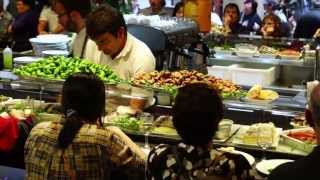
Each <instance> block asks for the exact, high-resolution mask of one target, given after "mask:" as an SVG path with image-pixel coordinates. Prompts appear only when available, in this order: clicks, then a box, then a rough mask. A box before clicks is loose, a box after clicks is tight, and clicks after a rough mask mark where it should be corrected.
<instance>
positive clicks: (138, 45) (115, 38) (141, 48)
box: [86, 5, 155, 80]
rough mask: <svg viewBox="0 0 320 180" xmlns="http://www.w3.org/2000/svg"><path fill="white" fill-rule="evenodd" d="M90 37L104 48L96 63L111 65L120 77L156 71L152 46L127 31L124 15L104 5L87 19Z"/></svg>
mask: <svg viewBox="0 0 320 180" xmlns="http://www.w3.org/2000/svg"><path fill="white" fill-rule="evenodd" d="M86 29H87V33H88V36H89V37H90V39H92V40H93V41H94V42H95V43H96V45H97V46H98V49H99V50H100V51H102V52H103V53H102V55H101V57H100V58H99V59H98V60H97V61H93V62H94V63H96V64H104V65H107V66H109V67H110V68H111V69H112V70H113V71H114V72H115V73H116V74H117V75H118V76H119V77H120V78H122V79H125V80H131V78H132V77H134V76H135V75H137V74H139V73H144V72H151V71H154V70H155V57H154V56H153V54H152V52H151V50H150V49H149V47H148V46H147V45H146V44H145V43H143V42H142V41H140V40H139V39H137V38H135V37H134V36H133V35H131V34H130V33H129V32H128V31H127V25H126V23H125V21H124V18H123V15H122V14H121V13H120V12H119V11H118V10H116V9H114V8H113V7H111V6H109V5H103V6H100V7H98V8H97V9H96V10H94V11H93V12H91V13H90V15H88V17H87V19H86Z"/></svg>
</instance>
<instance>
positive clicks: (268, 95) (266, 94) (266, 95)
mask: <svg viewBox="0 0 320 180" xmlns="http://www.w3.org/2000/svg"><path fill="white" fill-rule="evenodd" d="M278 98H279V94H278V93H277V92H275V91H272V90H261V91H260V95H259V97H258V99H261V100H275V99H278Z"/></svg>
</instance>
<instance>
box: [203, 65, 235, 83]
mask: <svg viewBox="0 0 320 180" xmlns="http://www.w3.org/2000/svg"><path fill="white" fill-rule="evenodd" d="M237 66H238V65H237V64H232V65H226V66H224V65H214V66H208V67H207V70H208V75H210V76H214V77H217V78H221V79H224V80H230V81H231V80H232V72H231V71H232V69H233V68H235V67H237Z"/></svg>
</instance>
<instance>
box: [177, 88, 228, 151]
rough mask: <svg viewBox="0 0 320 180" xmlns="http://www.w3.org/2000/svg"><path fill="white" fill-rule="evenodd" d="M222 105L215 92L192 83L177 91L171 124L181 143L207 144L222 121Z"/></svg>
mask: <svg viewBox="0 0 320 180" xmlns="http://www.w3.org/2000/svg"><path fill="white" fill-rule="evenodd" d="M222 111H223V105H222V101H221V98H220V96H219V94H218V93H217V91H216V90H214V89H212V88H210V87H209V86H208V85H207V84H202V83H194V84H190V85H187V86H185V87H182V88H180V89H179V92H178V95H177V97H176V99H175V104H174V106H173V124H174V126H175V128H176V129H177V132H178V134H179V135H180V136H181V138H182V139H183V141H184V142H185V143H187V144H192V145H206V144H208V143H209V142H210V141H211V140H212V138H213V136H214V134H215V132H216V131H217V128H218V124H219V122H220V120H221V119H222V114H223V112H222Z"/></svg>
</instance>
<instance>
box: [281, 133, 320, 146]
mask: <svg viewBox="0 0 320 180" xmlns="http://www.w3.org/2000/svg"><path fill="white" fill-rule="evenodd" d="M287 135H288V136H289V137H292V138H294V139H298V140H300V141H303V142H306V143H312V144H315V143H316V141H317V138H316V134H315V133H314V131H313V130H305V131H297V132H292V131H291V132H289V133H288V134H287Z"/></svg>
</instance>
